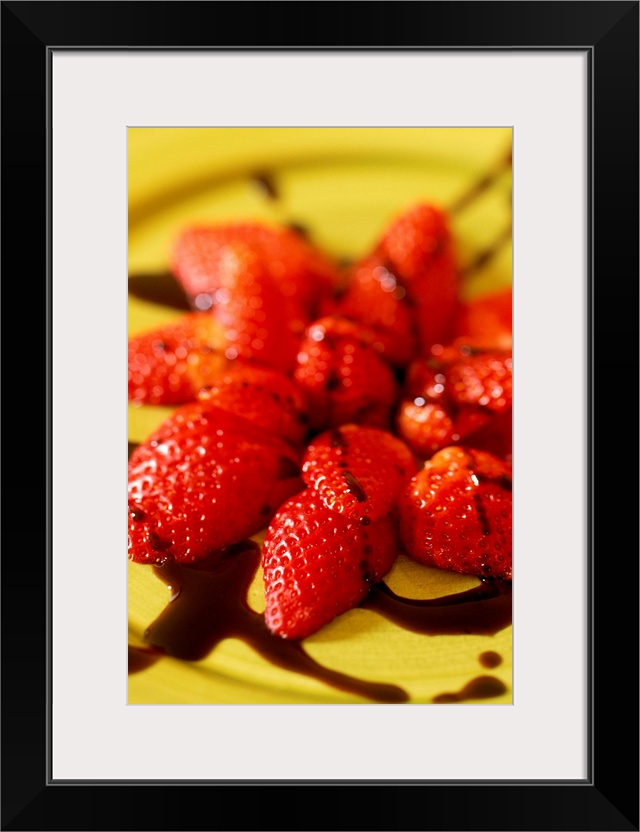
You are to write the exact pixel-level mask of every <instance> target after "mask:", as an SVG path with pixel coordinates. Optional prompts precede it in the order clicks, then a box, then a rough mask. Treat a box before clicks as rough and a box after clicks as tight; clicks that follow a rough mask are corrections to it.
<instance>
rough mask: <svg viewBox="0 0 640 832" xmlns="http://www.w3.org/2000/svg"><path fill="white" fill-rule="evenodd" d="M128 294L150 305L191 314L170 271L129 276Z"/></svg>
mask: <svg viewBox="0 0 640 832" xmlns="http://www.w3.org/2000/svg"><path fill="white" fill-rule="evenodd" d="M128 285H129V294H130V295H133V297H136V298H139V299H140V300H145V301H148V302H150V303H158V304H160V305H162V306H169V307H170V308H171V309H177V310H180V311H181V312H193V307H192V305H191V303H190V302H189V299H188V298H187V296H186V295H185V293H184V290H183V289H182V286H181V285H180V284H179V283H178V281H177V280H176V279H175V277H174V276H173V274H172V273H171V272H170V271H163V272H157V273H153V274H133V275H132V274H130V275H129V284H128Z"/></svg>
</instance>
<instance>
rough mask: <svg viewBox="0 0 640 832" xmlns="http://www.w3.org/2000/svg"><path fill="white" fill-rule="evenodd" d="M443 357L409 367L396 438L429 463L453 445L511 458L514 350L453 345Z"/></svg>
mask: <svg viewBox="0 0 640 832" xmlns="http://www.w3.org/2000/svg"><path fill="white" fill-rule="evenodd" d="M442 355H443V358H442V359H435V358H430V359H421V360H417V361H414V362H413V363H412V364H411V365H410V367H409V368H408V370H407V374H406V379H405V388H404V391H403V395H402V398H401V400H400V403H399V406H398V408H397V410H396V413H395V427H396V430H397V432H398V435H399V436H400V437H401V438H402V439H403V440H404V441H405V442H406V443H407V445H408V446H409V447H410V448H411V450H412V451H413V452H414V453H415V454H416V455H417V456H420V457H422V458H425V459H428V458H429V457H430V456H431V455H432V454H434V453H435V452H436V451H438V450H440V449H442V448H444V447H446V446H447V445H454V444H464V445H470V446H471V447H474V448H480V449H482V450H486V451H489V452H491V453H493V454H495V455H496V456H500V457H503V458H505V459H506V458H508V457H509V456H510V454H511V451H512V441H511V408H512V398H513V394H512V360H511V351H510V350H502V351H500V350H491V351H479V352H475V351H472V350H469V349H467V348H466V347H464V348H462V349H456V348H454V347H453V346H449V347H447V348H446V349H444V350H443V351H442ZM445 356H446V357H445ZM498 417H499V418H498Z"/></svg>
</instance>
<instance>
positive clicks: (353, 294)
mask: <svg viewBox="0 0 640 832" xmlns="http://www.w3.org/2000/svg"><path fill="white" fill-rule="evenodd" d="M347 281H348V282H347V288H346V290H345V292H344V293H343V294H342V295H341V296H340V298H339V299H338V302H337V304H336V309H335V312H336V314H338V315H341V316H342V317H345V318H348V319H349V320H351V321H356V322H358V323H361V324H362V325H363V326H365V327H367V328H369V329H371V330H373V331H374V332H375V333H376V335H377V336H378V340H379V341H380V343H381V345H382V350H381V355H382V356H383V358H385V359H386V360H387V361H388V362H389V363H390V364H392V365H393V366H395V367H404V366H406V365H407V364H408V363H409V362H410V361H411V359H412V358H413V357H414V355H415V353H416V346H417V341H416V333H415V331H414V329H415V326H414V318H413V311H412V308H411V307H410V306H409V304H408V303H407V300H406V290H405V289H404V288H403V287H402V286H399V285H398V282H397V280H396V278H395V277H394V275H393V274H392V273H391V272H390V271H389V270H388V269H387V268H386V266H385V265H384V263H383V261H382V260H381V259H380V258H379V257H371V256H370V257H366V258H364V259H363V260H361V261H359V262H358V263H357V264H355V265H354V266H353V267H352V269H351V270H350V271H349V274H348V278H347Z"/></svg>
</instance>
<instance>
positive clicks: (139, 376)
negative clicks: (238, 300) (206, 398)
mask: <svg viewBox="0 0 640 832" xmlns="http://www.w3.org/2000/svg"><path fill="white" fill-rule="evenodd" d="M224 346H225V341H224V333H223V331H222V328H221V326H220V324H219V323H218V322H217V321H216V320H215V319H214V318H213V317H212V316H211V315H207V314H202V313H197V312H194V313H191V314H186V315H184V316H182V317H181V318H178V319H177V320H175V321H172V322H171V323H168V324H165V325H164V326H161V327H157V328H155V329H152V330H148V331H146V332H143V333H140V334H137V335H134V336H131V337H130V338H129V343H128V396H129V401H130V402H132V403H133V404H139V405H140V404H154V405H168V406H171V405H180V404H186V403H187V402H193V401H195V400H196V398H197V394H198V390H199V389H200V388H201V387H202V386H203V385H206V384H208V383H209V382H210V381H211V379H212V378H214V377H215V376H216V375H218V374H219V373H220V372H221V371H223V370H225V369H226V368H228V367H229V364H230V361H229V358H228V357H227V356H226V355H225V352H224Z"/></svg>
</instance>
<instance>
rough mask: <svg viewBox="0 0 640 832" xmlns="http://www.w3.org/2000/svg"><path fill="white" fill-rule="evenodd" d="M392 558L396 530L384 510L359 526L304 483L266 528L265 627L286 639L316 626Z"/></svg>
mask: <svg viewBox="0 0 640 832" xmlns="http://www.w3.org/2000/svg"><path fill="white" fill-rule="evenodd" d="M395 558H396V530H395V524H394V522H393V520H392V519H391V517H390V516H389V515H386V516H385V517H383V518H381V519H380V520H375V521H373V522H372V523H370V524H368V525H362V524H361V523H359V522H358V521H356V520H351V519H350V518H348V517H345V516H343V515H342V514H340V513H339V512H336V511H332V510H331V509H329V508H327V506H326V505H325V504H324V503H323V501H322V500H321V499H319V497H318V495H317V494H315V493H314V491H313V489H306V490H305V491H303V492H302V493H301V494H298V495H297V496H295V497H292V498H291V499H290V500H288V501H287V502H286V503H285V504H284V505H283V506H282V507H281V508H280V510H279V511H278V512H277V514H276V515H275V517H274V518H273V520H272V521H271V523H270V525H269V527H268V529H267V532H266V536H265V540H264V546H263V550H262V572H263V578H264V588H265V599H266V608H265V621H266V624H267V626H268V627H269V629H270V630H271V632H272V633H274V634H275V635H277V636H280V637H282V638H289V639H301V638H305V637H306V636H309V635H311V634H312V633H315V632H317V631H318V630H319V629H320V628H321V627H324V625H325V624H328V623H329V622H330V621H332V620H333V619H334V618H335V617H336V616H337V615H340V614H342V613H344V612H346V611H347V610H350V609H353V608H354V607H356V606H357V605H358V604H359V603H360V602H361V601H362V599H363V598H364V597H365V595H366V594H367V592H368V591H369V587H370V586H371V584H372V583H376V582H377V581H379V580H381V579H382V577H383V576H384V575H385V574H386V573H387V572H388V571H389V570H390V569H391V567H392V565H393V562H394V560H395Z"/></svg>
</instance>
